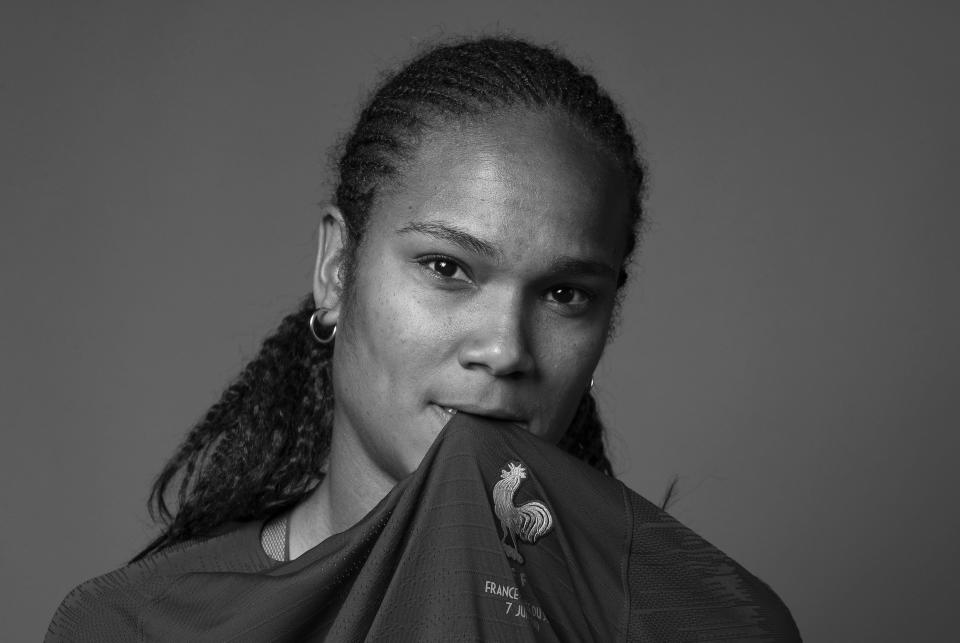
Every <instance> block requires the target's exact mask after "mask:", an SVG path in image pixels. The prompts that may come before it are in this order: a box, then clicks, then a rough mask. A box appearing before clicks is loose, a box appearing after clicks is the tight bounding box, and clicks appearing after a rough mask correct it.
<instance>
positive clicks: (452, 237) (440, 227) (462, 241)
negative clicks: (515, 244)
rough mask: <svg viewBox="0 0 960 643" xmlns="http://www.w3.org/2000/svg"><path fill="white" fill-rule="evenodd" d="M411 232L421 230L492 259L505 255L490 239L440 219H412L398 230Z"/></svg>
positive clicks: (403, 232)
mask: <svg viewBox="0 0 960 643" xmlns="http://www.w3.org/2000/svg"><path fill="white" fill-rule="evenodd" d="M410 232H419V233H420V234H426V235H429V236H431V237H434V238H435V239H440V240H441V241H449V242H451V243H455V244H456V245H458V246H460V247H461V248H463V249H464V250H467V251H468V252H472V253H474V254H478V255H482V256H484V257H489V258H491V259H499V258H500V257H502V256H503V253H502V252H500V249H499V248H497V247H496V246H495V245H493V244H492V243H490V242H489V241H484V240H483V239H479V238H477V237H475V236H473V235H472V234H470V233H469V232H467V231H465V230H461V229H460V228H457V227H455V226H451V225H448V224H446V223H440V222H438V221H411V222H410V223H408V224H407V225H405V226H403V227H402V228H400V229H399V230H397V233H398V234H407V233H410Z"/></svg>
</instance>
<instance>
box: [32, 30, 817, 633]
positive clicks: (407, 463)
mask: <svg viewBox="0 0 960 643" xmlns="http://www.w3.org/2000/svg"><path fill="white" fill-rule="evenodd" d="M338 170H339V183H338V186H337V188H336V192H335V195H334V198H333V204H332V205H330V206H329V207H327V208H326V209H325V210H324V212H323V216H322V220H321V223H320V229H319V250H318V256H317V262H316V268H315V271H314V276H313V293H312V295H311V297H309V298H308V299H307V300H306V301H304V303H303V305H302V306H301V307H300V309H299V310H298V311H297V312H295V313H294V314H292V315H290V316H289V317H287V318H286V319H285V320H284V321H283V322H282V323H281V325H280V328H279V330H278V331H277V333H276V334H275V335H274V336H272V337H270V338H268V339H267V340H266V341H265V342H264V345H263V348H262V350H261V352H260V354H259V355H258V356H257V357H256V358H255V359H254V360H253V361H252V362H251V363H250V364H249V365H248V366H247V367H246V368H245V370H244V371H243V372H242V373H241V375H240V377H239V378H238V379H237V381H236V382H235V383H233V384H232V385H231V386H230V387H229V388H228V389H227V391H226V392H225V393H224V395H223V397H222V398H221V400H220V401H219V402H218V403H217V404H215V405H214V406H213V407H212V408H211V409H210V411H209V412H208V413H207V415H206V416H205V417H204V418H203V420H202V421H201V422H200V423H199V424H198V425H197V426H196V427H195V428H194V429H193V430H192V431H191V433H190V434H189V435H188V436H187V438H186V440H185V441H184V443H183V444H182V445H181V447H180V448H179V450H178V451H177V453H176V454H175V455H174V457H173V458H172V459H171V461H170V462H169V463H168V465H167V466H166V467H165V469H164V470H163V472H162V473H161V475H160V476H159V478H158V480H157V482H156V483H155V485H154V488H153V493H152V496H151V501H152V503H153V506H154V507H155V508H156V509H157V511H158V512H159V515H160V517H162V518H163V519H164V520H165V521H166V522H167V526H166V527H165V529H164V531H163V533H162V534H161V535H160V536H159V537H158V538H157V539H156V540H155V541H154V542H153V543H151V544H150V545H149V546H148V547H147V548H146V550H144V552H142V553H141V554H140V555H139V556H138V557H137V559H135V561H134V562H133V563H131V564H130V565H128V566H127V567H125V568H122V569H121V570H118V571H116V572H113V573H112V574H108V575H106V576H103V577H101V578H99V579H94V580H93V581H90V582H88V583H86V584H84V585H82V586H81V587H79V588H78V589H77V590H74V592H73V593H71V594H70V595H69V596H68V597H67V599H66V600H65V601H64V603H63V605H61V608H60V610H59V611H58V613H57V615H56V616H55V617H54V620H53V623H52V624H51V627H50V632H49V634H48V638H49V639H50V640H59V639H70V640H88V639H89V640H105V639H110V638H116V639H118V640H120V639H128V638H130V637H139V638H170V639H177V640H181V639H184V640H186V639H190V640H194V639H216V640H222V639H234V638H239V639H248V640H277V639H287V640H305V639H306V640H310V639H318V638H324V637H326V638H329V639H330V640H354V639H363V638H370V639H383V640H447V639H450V638H461V637H462V638H465V639H471V640H477V639H483V640H557V639H559V640H583V639H594V640H611V639H630V640H680V639H684V640H692V639H693V638H696V640H708V639H712V638H722V639H724V640H732V639H738V638H743V639H750V640H797V639H798V635H797V633H796V628H795V625H794V624H793V621H792V619H791V618H790V615H789V612H787V610H786V608H785V607H784V606H783V605H782V603H780V601H779V599H777V597H776V595H775V594H773V592H772V591H770V590H769V588H767V587H766V586H765V585H763V583H762V582H760V581H759V580H757V579H756V578H755V577H753V576H751V575H750V574H749V573H748V572H746V570H743V568H741V567H740V566H739V565H737V564H736V563H734V562H733V561H731V560H730V559H729V558H727V557H725V556H724V555H723V554H722V553H720V552H719V551H717V550H715V549H714V548H712V547H711V546H710V545H708V544H707V543H705V542H704V541H702V540H701V539H699V538H698V537H696V535H695V534H693V533H692V532H689V530H686V529H685V528H684V527H682V525H679V524H678V523H676V522H675V521H673V520H672V519H671V518H670V517H669V516H667V515H666V514H664V513H662V512H660V511H659V510H658V509H656V508H655V507H653V506H652V505H650V504H649V503H647V502H646V501H644V500H643V499H641V498H639V496H636V494H633V493H632V492H630V491H629V490H627V489H626V488H625V487H623V486H622V485H621V484H620V483H618V482H616V481H615V480H614V479H613V478H612V477H611V476H610V474H611V470H610V464H609V461H608V460H607V457H606V455H605V453H604V448H603V426H602V424H601V423H600V420H599V418H598V415H597V412H596V408H595V404H594V400H593V398H592V396H591V394H590V388H591V387H592V373H593V370H594V368H595V367H596V365H597V362H598V361H599V359H600V356H601V353H602V351H603V349H604V346H605V344H606V341H607V339H608V336H609V334H610V329H611V323H612V319H613V316H614V312H615V310H616V306H617V303H618V297H619V294H620V293H621V292H622V287H623V285H624V283H625V281H626V271H625V268H626V266H627V264H628V263H629V260H630V257H631V254H632V252H633V249H634V246H635V245H636V238H637V235H638V231H639V230H640V228H641V226H642V222H643V219H642V209H641V203H642V200H643V196H644V194H643V191H644V169H643V166H642V164H641V163H640V162H639V160H638V157H637V151H636V147H635V144H634V140H633V138H632V137H631V135H630V132H629V130H628V128H627V126H626V124H625V122H624V119H623V117H622V115H621V113H620V112H619V110H618V108H617V107H616V106H615V105H614V103H613V102H612V101H611V100H610V98H609V97H608V96H607V95H606V94H605V93H604V92H603V91H602V90H601V89H600V88H599V87H598V86H597V83H596V81H595V80H594V79H593V78H592V77H591V76H589V75H587V74H585V73H583V72H582V71H580V70H579V69H577V68H576V67H575V66H574V65H572V64H571V63H570V62H569V61H567V60H566V59H564V58H563V57H561V56H559V55H558V54H556V53H555V52H553V51H550V50H547V49H543V48H539V47H536V46H533V45H530V44H528V43H524V42H521V41H517V40H511V39H484V40H476V41H468V42H463V43H459V44H455V45H450V46H441V47H438V48H435V49H433V50H432V51H429V52H427V53H426V54H424V55H422V56H420V57H419V58H417V59H415V60H414V61H412V62H411V63H409V64H408V65H407V66H406V67H404V68H403V69H402V70H400V71H399V72H398V73H397V74H395V75H394V76H392V77H391V78H389V79H387V81H386V82H385V83H384V84H383V85H382V86H381V87H380V89H379V90H378V91H377V92H376V93H375V94H374V96H373V97H372V99H371V100H370V103H369V104H368V105H367V106H366V108H365V109H364V110H363V112H362V113H361V115H360V118H359V122H358V123H357V125H356V127H355V128H354V130H353V132H352V134H351V135H350V137H349V138H348V139H347V141H346V143H345V145H344V148H343V153H342V156H341V158H340V161H339V166H338ZM451 418H455V419H453V420H452V421H451ZM552 444H557V445H558V446H559V447H560V448H559V449H557V448H555V447H553V446H551V445H552ZM571 455H572V456H573V457H570V456H571ZM177 479H179V487H178V488H179V494H178V502H177V506H176V509H175V510H174V511H171V510H170V509H169V508H168V506H167V504H166V503H165V500H164V498H165V494H166V492H167V491H168V490H169V488H170V487H171V486H172V485H173V484H174V480H177Z"/></svg>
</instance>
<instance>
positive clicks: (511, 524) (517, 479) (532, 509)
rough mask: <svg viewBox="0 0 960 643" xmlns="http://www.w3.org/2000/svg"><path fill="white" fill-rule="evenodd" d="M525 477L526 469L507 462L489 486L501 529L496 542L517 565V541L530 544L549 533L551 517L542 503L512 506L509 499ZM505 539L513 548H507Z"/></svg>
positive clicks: (518, 559) (515, 463)
mask: <svg viewBox="0 0 960 643" xmlns="http://www.w3.org/2000/svg"><path fill="white" fill-rule="evenodd" d="M526 477H527V469H526V467H524V466H523V465H522V464H520V463H519V462H508V463H507V468H506V469H501V470H500V481H499V482H498V483H497V484H495V485H493V510H494V513H496V514H497V518H499V519H500V526H501V528H502V529H503V538H502V539H501V540H500V542H501V544H502V545H503V549H504V551H505V552H507V556H508V557H510V558H512V559H513V560H515V561H517V562H518V563H520V564H521V565H522V564H523V556H521V555H520V550H519V549H517V538H519V539H520V540H522V541H524V542H528V543H531V544H533V543H535V542H536V541H537V540H538V539H540V538H543V537H544V536H546V535H547V534H548V533H550V530H551V529H553V515H552V514H551V513H550V510H549V509H547V507H546V505H544V504H543V503H542V502H538V501H536V500H534V501H532V502H527V503H524V504H522V505H520V506H519V507H517V506H516V505H514V504H513V496H514V494H515V493H517V489H518V488H519V487H520V483H521V482H523V481H524V480H525V479H526ZM508 536H509V538H510V540H511V542H512V543H513V546H510V545H509V544H507V537H508Z"/></svg>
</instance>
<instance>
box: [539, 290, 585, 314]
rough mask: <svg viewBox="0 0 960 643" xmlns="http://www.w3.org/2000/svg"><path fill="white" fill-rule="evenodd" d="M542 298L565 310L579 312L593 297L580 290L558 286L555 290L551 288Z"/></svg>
mask: <svg viewBox="0 0 960 643" xmlns="http://www.w3.org/2000/svg"><path fill="white" fill-rule="evenodd" d="M544 298H545V299H546V300H547V301H548V302H550V303H552V304H554V305H558V306H562V307H563V308H566V309H567V310H580V309H583V308H585V307H586V306H587V305H588V304H589V303H590V301H591V300H592V299H593V296H592V295H591V294H590V293H588V292H586V291H585V290H581V289H580V288H574V287H573V286H558V287H556V288H551V289H550V290H548V291H547V292H546V293H545V294H544Z"/></svg>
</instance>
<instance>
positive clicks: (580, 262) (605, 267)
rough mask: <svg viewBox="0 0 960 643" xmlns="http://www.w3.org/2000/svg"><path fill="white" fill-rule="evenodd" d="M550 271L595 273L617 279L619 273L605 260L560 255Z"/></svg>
mask: <svg viewBox="0 0 960 643" xmlns="http://www.w3.org/2000/svg"><path fill="white" fill-rule="evenodd" d="M550 272H551V273H553V274H557V275H594V276H597V277H608V278H613V279H616V278H617V275H618V274H619V273H618V272H617V271H616V270H615V269H614V268H613V266H611V265H610V264H608V263H604V262H603V261H594V260H592V259H578V258H576V257H559V258H558V259H556V260H555V261H554V262H553V263H552V264H550Z"/></svg>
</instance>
